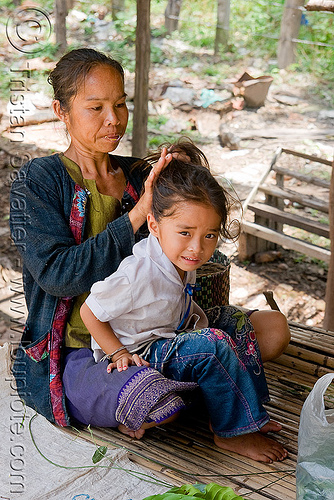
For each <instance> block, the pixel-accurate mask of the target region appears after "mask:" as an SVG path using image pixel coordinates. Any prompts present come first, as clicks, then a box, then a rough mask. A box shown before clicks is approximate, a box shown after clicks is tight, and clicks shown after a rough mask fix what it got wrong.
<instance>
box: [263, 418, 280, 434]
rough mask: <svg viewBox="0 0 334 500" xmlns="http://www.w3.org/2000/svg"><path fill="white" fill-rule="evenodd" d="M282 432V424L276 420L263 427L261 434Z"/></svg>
mask: <svg viewBox="0 0 334 500" xmlns="http://www.w3.org/2000/svg"><path fill="white" fill-rule="evenodd" d="M281 430H282V426H281V424H279V423H278V422H275V420H269V422H267V423H266V424H265V425H264V426H263V427H261V429H260V432H262V434H267V432H279V431H281Z"/></svg>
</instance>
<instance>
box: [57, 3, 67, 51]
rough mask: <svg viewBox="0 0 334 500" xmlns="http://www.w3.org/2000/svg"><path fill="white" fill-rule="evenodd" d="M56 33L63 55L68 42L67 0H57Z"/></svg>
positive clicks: (59, 48)
mask: <svg viewBox="0 0 334 500" xmlns="http://www.w3.org/2000/svg"><path fill="white" fill-rule="evenodd" d="M55 13H56V21H55V33H56V44H57V45H58V50H59V52H60V53H61V54H62V53H64V52H65V50H66V47H67V41H66V16H67V1H66V0H55Z"/></svg>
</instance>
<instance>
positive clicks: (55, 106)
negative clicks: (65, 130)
mask: <svg viewBox="0 0 334 500" xmlns="http://www.w3.org/2000/svg"><path fill="white" fill-rule="evenodd" d="M52 109H53V112H54V114H55V115H56V117H57V118H59V120H61V121H62V122H65V120H66V113H65V112H64V111H63V110H62V108H61V106H60V102H59V101H58V100H55V101H52Z"/></svg>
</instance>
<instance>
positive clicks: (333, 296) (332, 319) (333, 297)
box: [323, 161, 334, 331]
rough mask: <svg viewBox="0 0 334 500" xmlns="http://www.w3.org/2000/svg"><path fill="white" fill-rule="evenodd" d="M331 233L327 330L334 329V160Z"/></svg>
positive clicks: (325, 319)
mask: <svg viewBox="0 0 334 500" xmlns="http://www.w3.org/2000/svg"><path fill="white" fill-rule="evenodd" d="M329 235H330V240H331V258H330V261H329V268H328V276H327V283H326V296H325V302H326V309H325V317H324V325H323V326H324V328H325V329H326V330H331V331H334V161H333V165H332V176H331V187H330V191H329Z"/></svg>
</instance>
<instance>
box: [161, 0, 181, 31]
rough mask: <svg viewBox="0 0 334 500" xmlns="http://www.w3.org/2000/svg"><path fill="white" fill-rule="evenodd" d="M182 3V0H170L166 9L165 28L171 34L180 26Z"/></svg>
mask: <svg viewBox="0 0 334 500" xmlns="http://www.w3.org/2000/svg"><path fill="white" fill-rule="evenodd" d="M181 4H182V0H168V3H167V7H166V10H165V28H166V31H167V33H168V34H169V35H170V34H171V33H172V32H173V31H176V30H177V28H178V24H179V17H180V11H181Z"/></svg>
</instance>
